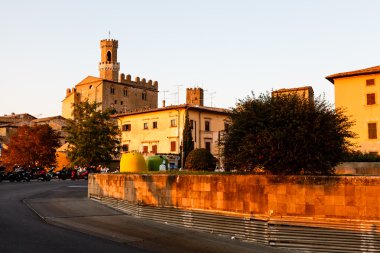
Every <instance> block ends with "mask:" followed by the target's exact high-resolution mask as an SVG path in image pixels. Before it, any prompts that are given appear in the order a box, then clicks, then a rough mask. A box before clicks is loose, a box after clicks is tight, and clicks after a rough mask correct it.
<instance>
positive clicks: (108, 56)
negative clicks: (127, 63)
mask: <svg viewBox="0 0 380 253" xmlns="http://www.w3.org/2000/svg"><path fill="white" fill-rule="evenodd" d="M107 61H111V51H108V52H107Z"/></svg>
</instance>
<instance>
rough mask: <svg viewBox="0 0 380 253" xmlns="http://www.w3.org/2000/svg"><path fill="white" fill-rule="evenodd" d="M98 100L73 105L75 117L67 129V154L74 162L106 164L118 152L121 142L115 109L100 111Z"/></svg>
mask: <svg viewBox="0 0 380 253" xmlns="http://www.w3.org/2000/svg"><path fill="white" fill-rule="evenodd" d="M98 106H99V103H95V102H93V103H90V102H88V101H85V102H81V103H77V104H75V105H74V110H73V116H74V119H71V120H69V122H68V125H67V128H66V131H67V133H68V136H67V141H68V143H69V151H68V155H69V158H70V160H71V161H72V163H73V164H76V165H81V166H88V165H95V164H99V163H107V162H110V161H111V160H112V156H113V155H117V148H118V145H119V144H120V140H119V136H120V135H119V129H118V126H117V124H116V122H115V120H113V119H111V114H112V113H113V112H114V111H113V110H111V109H106V110H105V111H104V112H100V111H98V110H97V107H98Z"/></svg>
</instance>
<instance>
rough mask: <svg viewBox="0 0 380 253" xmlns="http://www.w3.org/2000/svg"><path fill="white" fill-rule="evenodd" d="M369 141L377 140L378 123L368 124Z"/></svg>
mask: <svg viewBox="0 0 380 253" xmlns="http://www.w3.org/2000/svg"><path fill="white" fill-rule="evenodd" d="M368 139H377V124H376V123H368Z"/></svg>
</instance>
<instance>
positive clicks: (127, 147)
mask: <svg viewBox="0 0 380 253" xmlns="http://www.w3.org/2000/svg"><path fill="white" fill-rule="evenodd" d="M121 148H122V150H123V152H128V150H129V146H128V144H123V146H121Z"/></svg>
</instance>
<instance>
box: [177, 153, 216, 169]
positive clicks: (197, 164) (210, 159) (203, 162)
mask: <svg viewBox="0 0 380 253" xmlns="http://www.w3.org/2000/svg"><path fill="white" fill-rule="evenodd" d="M216 161H217V160H216V158H215V157H214V156H213V155H212V154H211V153H210V151H208V150H207V149H204V148H197V149H194V150H193V151H191V152H190V153H189V155H188V156H187V159H186V163H185V169H186V170H214V169H215V166H216Z"/></svg>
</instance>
